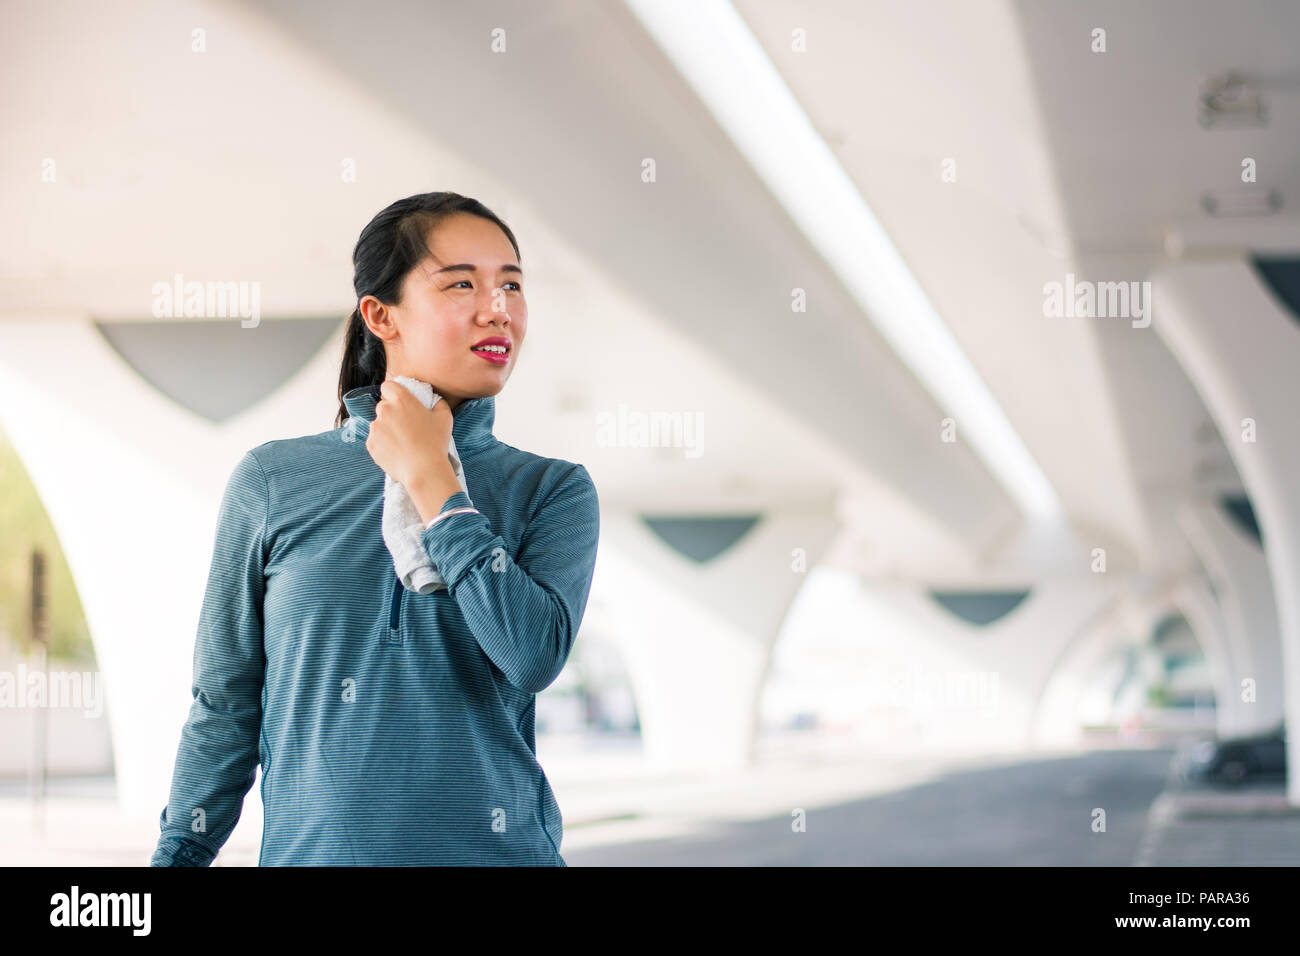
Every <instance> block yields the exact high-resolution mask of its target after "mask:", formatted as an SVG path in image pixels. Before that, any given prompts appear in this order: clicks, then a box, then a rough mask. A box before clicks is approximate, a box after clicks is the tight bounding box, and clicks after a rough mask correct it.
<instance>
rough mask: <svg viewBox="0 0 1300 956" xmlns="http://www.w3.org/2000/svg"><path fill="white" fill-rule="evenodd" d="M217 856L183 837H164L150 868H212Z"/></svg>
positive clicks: (155, 852)
mask: <svg viewBox="0 0 1300 956" xmlns="http://www.w3.org/2000/svg"><path fill="white" fill-rule="evenodd" d="M215 857H216V854H215V853H213V852H212V851H211V850H209V849H208V848H207V847H205V846H202V845H200V844H198V843H195V842H194V841H193V840H186V839H185V838H183V837H164V838H163V839H161V840H159V841H158V848H157V849H156V850H154V854H153V858H152V859H151V860H150V861H149V865H150V866H211V865H212V861H213V859H214V858H215Z"/></svg>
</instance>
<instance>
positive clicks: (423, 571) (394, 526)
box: [383, 375, 469, 594]
mask: <svg viewBox="0 0 1300 956" xmlns="http://www.w3.org/2000/svg"><path fill="white" fill-rule="evenodd" d="M395 381H397V382H398V383H399V384H401V385H405V386H406V388H407V390H408V391H409V392H410V393H411V394H412V395H414V396H415V397H416V398H418V399H419V400H420V403H421V404H422V405H424V407H425V408H433V406H434V405H436V404H437V403H438V401H439V399H441V398H442V396H441V395H439V394H438V393H437V392H435V391H434V390H433V386H432V385H430V384H429V383H428V382H421V381H420V380H419V379H414V378H408V377H407V376H405V375H398V376H396V377H395ZM447 458H448V460H449V461H450V462H451V467H452V470H453V471H455V472H456V479H457V480H458V481H459V482H460V487H461V490H463V491H464V492H465V494H466V495H468V494H469V488H468V487H467V486H466V485H465V471H464V469H463V468H461V465H460V456H459V455H458V454H457V453H456V439H455V438H452V439H451V443H450V445H449V446H448V448H447ZM383 531H384V544H386V545H388V551H389V553H390V554H391V555H392V556H393V570H394V571H395V572H397V576H398V577H399V578H400V579H401V581H402V586H403V587H405V588H406V589H407V590H408V591H414V592H415V593H416V594H431V593H432V592H434V591H437V590H439V589H442V588H446V587H447V582H446V581H444V580H443V578H442V575H441V574H439V573H438V569H437V567H436V566H435V565H434V563H433V561H431V560H430V559H429V553H428V552H427V551H425V550H424V542H423V541H422V540H421V538H420V536H421V534H423V532H424V521H423V520H422V519H421V518H420V512H419V511H418V510H417V509H416V507H415V503H414V502H413V501H411V496H410V495H409V494H407V492H406V489H405V488H404V487H402V483H401V482H399V481H394V480H393V479H392V478H390V477H389V476H388V475H384V518H383Z"/></svg>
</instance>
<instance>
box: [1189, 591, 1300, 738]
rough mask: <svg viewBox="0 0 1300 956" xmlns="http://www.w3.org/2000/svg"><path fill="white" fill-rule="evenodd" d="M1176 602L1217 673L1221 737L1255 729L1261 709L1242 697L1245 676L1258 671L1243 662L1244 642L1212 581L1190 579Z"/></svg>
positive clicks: (1216, 703)
mask: <svg viewBox="0 0 1300 956" xmlns="http://www.w3.org/2000/svg"><path fill="white" fill-rule="evenodd" d="M1174 604H1175V605H1176V606H1177V608H1178V610H1179V612H1180V613H1181V614H1182V615H1183V617H1184V618H1186V619H1187V623H1188V624H1189V625H1191V628H1192V633H1194V634H1195V635H1196V640H1197V641H1198V642H1199V643H1200V645H1201V649H1202V650H1203V651H1204V652H1205V658H1206V660H1207V661H1208V663H1209V665H1210V672H1211V673H1212V674H1213V675H1214V678H1213V679H1214V719H1215V732H1216V733H1217V734H1218V736H1219V737H1220V738H1225V737H1235V736H1239V735H1244V734H1250V733H1253V732H1254V731H1255V730H1257V729H1259V722H1258V717H1259V713H1260V711H1259V710H1258V709H1257V708H1256V707H1253V706H1252V705H1250V704H1247V703H1245V702H1243V701H1242V695H1241V678H1242V675H1244V674H1248V673H1254V671H1253V669H1252V668H1250V667H1249V665H1243V660H1242V658H1241V657H1240V655H1241V653H1242V651H1243V647H1242V645H1241V642H1240V641H1236V640H1234V638H1233V636H1232V634H1231V628H1229V627H1228V622H1227V620H1226V619H1225V618H1224V615H1223V609H1222V608H1221V607H1220V606H1219V602H1218V601H1217V600H1215V597H1214V594H1213V593H1212V592H1211V591H1210V586H1209V582H1207V581H1206V580H1204V579H1201V580H1199V581H1196V582H1188V583H1187V584H1185V585H1184V586H1183V587H1182V588H1180V589H1179V590H1178V592H1177V593H1176V594H1175V595H1174ZM1278 684H1279V685H1280V684H1281V681H1280V680H1279V681H1278Z"/></svg>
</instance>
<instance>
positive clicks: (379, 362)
mask: <svg viewBox="0 0 1300 956" xmlns="http://www.w3.org/2000/svg"><path fill="white" fill-rule="evenodd" d="M387 366H388V360H387V356H386V355H385V354H384V346H383V343H382V342H380V341H379V339H378V338H376V337H375V334H374V333H373V332H371V331H370V329H368V328H366V320H365V319H363V318H362V317H361V309H359V308H356V309H353V310H352V315H350V316H349V317H348V326H347V329H346V330H345V331H344V333H343V364H342V365H341V366H340V367H339V411H338V415H337V416H336V417H335V419H334V427H335V428H338V427H339V426H340V425H342V424H343V422H344V421H346V420H347V418H348V408H347V406H346V405H344V404H343V396H344V395H346V394H347V393H348V392H350V391H352V389H354V388H361V387H362V386H364V385H378V384H380V383H381V382H382V381H383V380H384V376H385V375H386V374H387Z"/></svg>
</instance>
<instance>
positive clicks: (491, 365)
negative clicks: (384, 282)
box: [362, 213, 528, 408]
mask: <svg viewBox="0 0 1300 956" xmlns="http://www.w3.org/2000/svg"><path fill="white" fill-rule="evenodd" d="M429 247H430V249H431V250H432V252H433V257H434V258H433V259H425V260H424V261H423V262H421V263H419V264H418V265H416V266H415V268H413V269H412V270H411V271H410V272H409V273H408V274H407V276H406V280H405V282H404V283H403V285H402V299H401V305H388V306H384V305H383V304H382V303H380V302H379V301H378V300H377V299H376V300H372V303H373V304H372V305H370V306H369V307H367V305H366V303H365V301H364V300H363V303H362V309H363V314H366V313H367V312H369V313H370V315H368V316H367V319H368V324H369V325H370V327H371V330H372V331H374V332H375V334H376V335H378V336H379V337H380V338H381V339H383V340H384V342H385V345H386V350H387V360H388V377H389V378H394V377H396V376H398V375H407V376H410V377H411V378H416V379H419V380H421V381H424V382H428V383H429V384H430V385H432V386H433V388H434V391H436V392H437V393H438V394H440V395H442V397H443V398H445V399H446V400H447V404H448V406H450V407H452V408H454V407H455V406H456V405H458V404H459V403H460V402H461V401H462V400H464V399H467V398H482V397H484V396H488V395H496V394H497V393H498V392H500V391H501V389H502V388H504V387H505V384H506V381H507V380H508V379H509V378H510V373H511V372H512V371H514V367H515V363H516V362H518V361H519V348H520V346H521V345H522V344H523V341H524V333H525V331H526V330H527V327H528V305H527V303H526V302H525V301H524V291H523V273H522V272H521V271H520V268H519V262H518V260H517V259H516V258H515V250H514V247H513V246H512V245H511V244H510V240H509V239H507V238H506V235H505V233H503V232H502V231H501V229H500V228H499V227H498V226H497V225H496V224H495V223H493V222H490V221H489V220H487V219H483V218H481V217H479V216H473V215H469V214H464V213H462V214H457V215H455V216H451V217H449V218H447V219H444V220H443V221H442V222H441V223H439V225H438V226H437V227H436V228H435V229H434V230H433V235H432V236H431V237H430V242H429ZM435 260H436V261H435ZM375 306H382V308H379V309H377V308H375ZM385 312H386V313H387V321H384V319H383V313H385ZM370 316H374V317H375V321H370ZM485 339H489V340H490V339H499V340H500V341H499V342H497V343H496V344H499V345H504V346H505V347H506V351H505V353H504V354H502V353H500V352H496V353H493V352H487V353H484V352H480V351H475V346H478V345H479V343H481V342H483V341H484V340H485ZM489 344H491V343H489Z"/></svg>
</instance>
